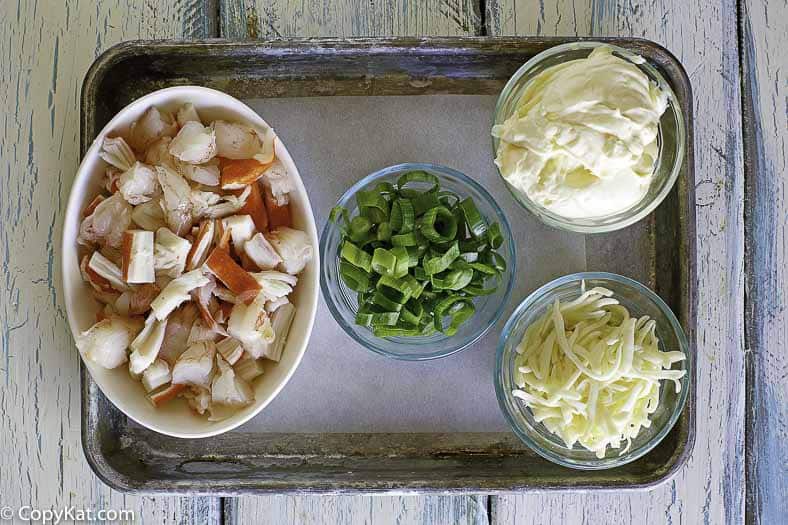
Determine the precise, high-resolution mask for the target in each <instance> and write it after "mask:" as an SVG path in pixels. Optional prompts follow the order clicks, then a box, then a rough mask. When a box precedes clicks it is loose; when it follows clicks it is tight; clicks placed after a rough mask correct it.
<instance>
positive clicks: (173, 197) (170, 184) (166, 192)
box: [156, 166, 192, 235]
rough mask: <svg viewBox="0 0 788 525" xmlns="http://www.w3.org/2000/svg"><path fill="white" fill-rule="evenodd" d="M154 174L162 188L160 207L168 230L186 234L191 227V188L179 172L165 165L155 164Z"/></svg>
mask: <svg viewBox="0 0 788 525" xmlns="http://www.w3.org/2000/svg"><path fill="white" fill-rule="evenodd" d="M156 174H157V177H158V180H159V184H160V185H161V188H162V190H163V197H162V199H161V209H162V211H163V212H164V217H165V219H166V221H167V225H168V226H169V228H170V230H172V231H173V232H175V233H176V234H177V235H186V233H188V231H189V229H190V228H191V227H192V204H191V200H190V196H191V192H192V189H191V187H190V186H189V183H188V182H187V181H186V179H184V178H183V177H182V176H181V175H180V174H179V173H177V172H176V171H173V170H171V169H169V168H167V167H163V166H156Z"/></svg>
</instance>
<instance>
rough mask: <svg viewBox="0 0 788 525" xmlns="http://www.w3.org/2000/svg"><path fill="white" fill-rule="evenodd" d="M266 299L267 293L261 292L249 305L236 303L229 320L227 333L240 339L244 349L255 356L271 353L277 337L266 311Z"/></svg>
mask: <svg viewBox="0 0 788 525" xmlns="http://www.w3.org/2000/svg"><path fill="white" fill-rule="evenodd" d="M265 301H266V297H265V294H263V293H260V294H258V295H257V297H256V298H255V299H254V301H252V302H251V304H249V305H248V306H247V305H246V304H244V303H238V304H236V305H234V306H233V309H232V313H231V314H230V319H229V320H228V322H227V333H229V334H230V335H231V336H232V337H234V338H236V339H237V340H239V341H240V342H241V344H242V345H243V347H244V350H246V351H247V352H249V354H250V355H251V356H252V357H255V358H258V357H263V356H266V355H267V354H268V353H270V352H271V350H272V348H271V346H272V343H273V342H274V340H275V338H276V335H275V334H274V330H273V327H272V326H271V319H270V318H269V317H268V314H267V313H266V311H265Z"/></svg>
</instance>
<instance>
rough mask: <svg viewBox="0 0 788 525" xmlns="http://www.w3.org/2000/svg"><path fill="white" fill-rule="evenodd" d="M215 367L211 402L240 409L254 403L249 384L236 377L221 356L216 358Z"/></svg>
mask: <svg viewBox="0 0 788 525" xmlns="http://www.w3.org/2000/svg"><path fill="white" fill-rule="evenodd" d="M216 366H217V368H218V374H216V375H215V376H214V378H213V382H212V383H211V401H212V402H213V403H217V404H220V405H228V406H233V407H242V406H246V405H248V404H250V403H251V402H252V401H254V392H252V387H250V386H249V383H247V382H246V381H244V380H243V379H242V378H240V377H238V376H237V375H236V373H235V370H233V367H232V366H230V365H229V364H227V362H226V361H225V360H224V359H222V356H221V355H217V356H216Z"/></svg>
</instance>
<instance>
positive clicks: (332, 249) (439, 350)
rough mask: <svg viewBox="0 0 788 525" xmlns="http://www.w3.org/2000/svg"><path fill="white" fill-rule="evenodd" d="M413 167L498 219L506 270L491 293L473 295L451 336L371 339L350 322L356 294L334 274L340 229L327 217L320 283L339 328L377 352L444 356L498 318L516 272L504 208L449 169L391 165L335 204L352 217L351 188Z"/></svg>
mask: <svg viewBox="0 0 788 525" xmlns="http://www.w3.org/2000/svg"><path fill="white" fill-rule="evenodd" d="M416 170H422V171H426V172H428V173H431V174H433V175H435V176H436V177H438V180H439V181H440V185H441V189H442V190H449V191H452V192H454V193H456V194H457V195H459V196H460V197H461V198H465V197H472V198H473V201H474V203H475V204H476V207H477V208H478V210H479V213H480V214H481V215H482V216H483V217H485V218H486V219H487V221H488V222H490V223H491V222H494V221H497V222H498V223H499V224H500V225H501V233H502V236H503V244H502V245H501V247H500V248H499V249H498V250H497V251H498V253H499V254H500V255H501V256H502V257H503V258H504V259H505V260H506V271H505V272H504V273H503V275H502V276H501V280H500V281H499V283H498V289H497V290H496V292H495V293H494V294H492V295H487V296H480V297H476V298H474V306H475V307H476V313H474V315H473V317H471V318H470V319H468V320H467V321H465V322H464V323H463V324H462V325H461V326H460V329H459V330H458V331H457V333H456V334H455V335H453V336H451V337H447V336H445V335H444V334H442V333H435V334H432V335H430V336H424V337H387V338H379V337H375V336H374V335H373V334H372V331H371V330H370V329H369V328H367V327H364V326H359V325H357V324H356V323H355V317H356V312H357V310H358V299H357V295H356V292H354V291H353V290H351V289H350V288H348V287H347V285H346V284H345V283H344V281H343V280H342V278H341V277H340V275H339V256H338V254H339V248H340V241H341V239H342V233H341V231H340V229H339V226H338V225H337V224H335V223H333V222H331V221H327V222H326V225H325V227H324V228H323V233H322V235H321V236H320V257H321V262H322V263H323V264H322V265H321V272H322V279H321V280H320V286H321V288H322V290H323V297H324V298H325V300H326V303H327V304H328V309H329V310H330V311H331V314H332V315H333V316H334V319H336V320H337V322H338V323H339V325H340V326H341V327H342V329H343V330H345V332H347V334H348V335H350V337H352V338H353V339H355V340H356V341H357V342H358V343H359V344H361V345H362V346H364V347H365V348H367V349H369V350H371V351H373V352H375V353H377V354H381V355H384V356H387V357H392V358H394V359H401V360H406V361H424V360H428V359H437V358H440V357H446V356H449V355H451V354H454V353H457V352H459V351H460V350H463V349H464V348H467V347H468V346H470V345H471V344H473V343H474V342H475V341H477V340H478V339H479V338H481V337H482V336H483V335H484V334H485V333H486V332H487V331H488V330H489V329H490V328H491V327H492V326H493V325H494V324H495V323H496V322H497V321H498V319H499V318H500V317H501V314H502V313H503V310H504V308H505V307H506V305H507V303H508V301H509V296H510V295H511V293H512V285H513V283H514V279H513V275H514V271H515V256H514V244H513V242H512V231H511V229H510V227H509V222H508V221H507V220H506V217H505V216H504V214H503V211H501V208H500V207H498V204H496V202H495V199H493V197H492V195H490V194H489V193H487V190H485V189H484V188H482V186H481V185H479V183H477V182H476V181H474V180H473V179H471V178H470V177H468V176H467V175H464V174H462V173H460V172H459V171H456V170H453V169H451V168H447V167H445V166H438V165H435V164H417V163H408V164H397V165H396V166H390V167H388V168H384V169H382V170H379V171H376V172H375V173H372V174H371V175H368V176H366V177H364V178H363V179H361V180H360V181H358V182H357V183H356V184H354V185H353V186H351V187H350V188H349V189H348V190H347V191H346V192H345V193H344V194H343V195H342V197H341V198H340V199H339V201H338V202H337V206H343V207H345V208H347V210H348V211H349V212H350V216H351V217H354V216H355V215H357V214H358V206H357V205H356V199H355V195H356V192H358V191H359V190H370V189H372V188H374V187H375V186H377V185H378V184H380V183H381V182H390V183H392V184H395V183H396V181H397V179H398V178H399V177H400V175H402V174H403V173H406V172H409V171H416ZM408 187H413V188H415V189H420V190H426V189H427V188H428V187H429V184H426V183H410V184H408ZM490 282H492V281H490Z"/></svg>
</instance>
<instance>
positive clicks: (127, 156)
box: [99, 137, 137, 171]
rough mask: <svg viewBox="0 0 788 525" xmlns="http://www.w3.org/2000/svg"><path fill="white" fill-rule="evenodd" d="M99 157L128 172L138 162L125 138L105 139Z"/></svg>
mask: <svg viewBox="0 0 788 525" xmlns="http://www.w3.org/2000/svg"><path fill="white" fill-rule="evenodd" d="M99 156H100V157H101V158H102V159H104V160H105V161H106V162H107V163H109V164H111V165H112V166H115V167H116V168H118V169H119V170H120V171H126V170H128V169H130V168H131V166H132V165H133V164H134V163H135V162H136V161H137V157H136V156H135V155H134V152H133V151H132V150H131V148H130V147H129V145H128V144H126V141H125V140H123V137H114V138H109V137H107V138H105V139H104V141H103V142H102V143H101V151H100V152H99Z"/></svg>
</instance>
